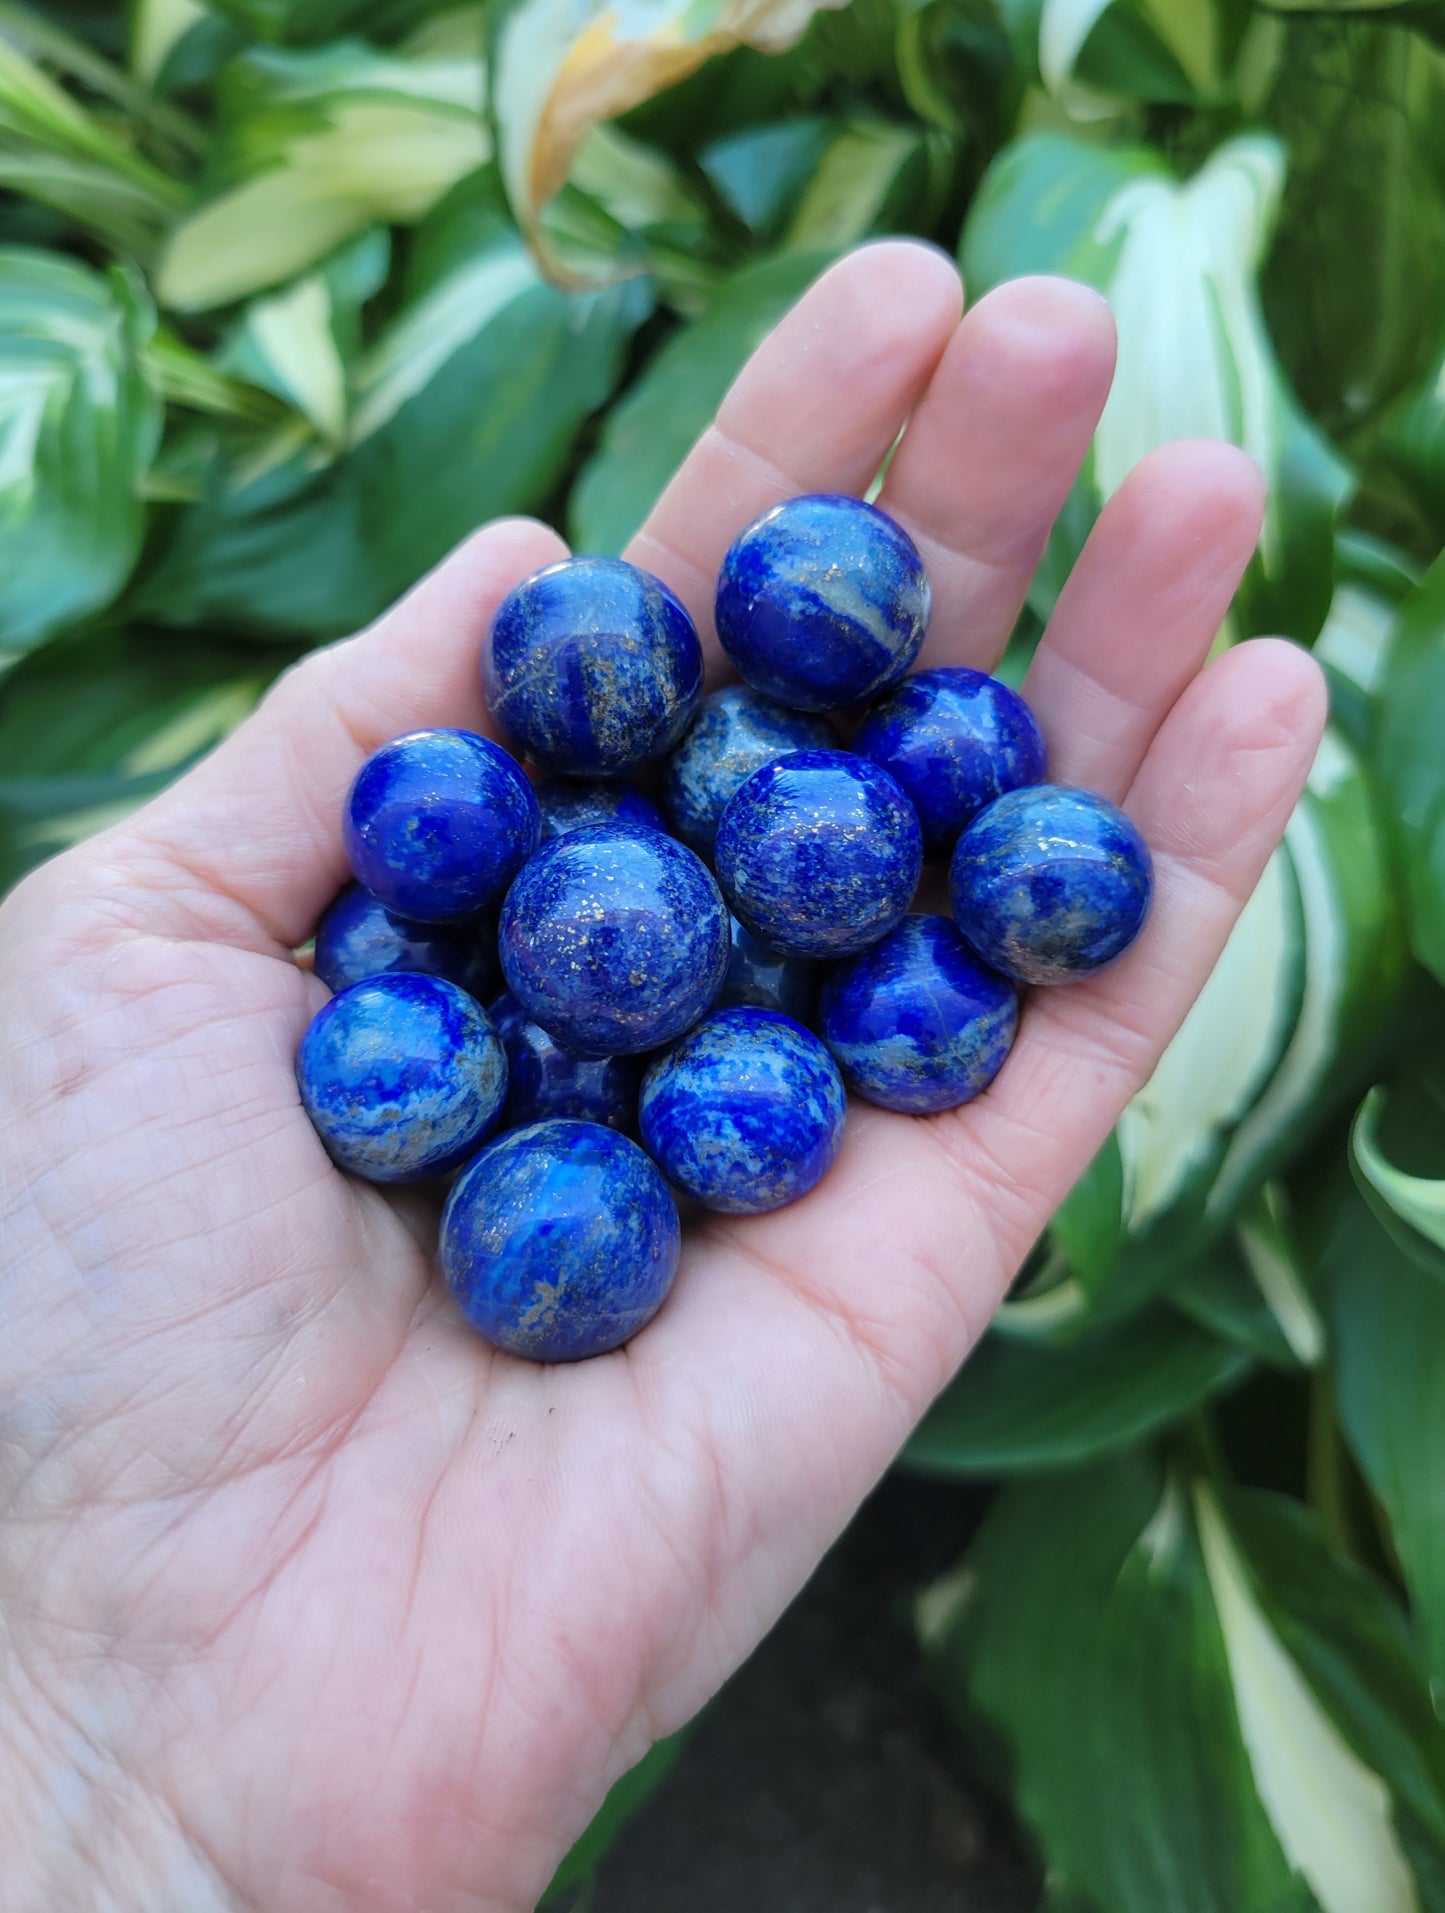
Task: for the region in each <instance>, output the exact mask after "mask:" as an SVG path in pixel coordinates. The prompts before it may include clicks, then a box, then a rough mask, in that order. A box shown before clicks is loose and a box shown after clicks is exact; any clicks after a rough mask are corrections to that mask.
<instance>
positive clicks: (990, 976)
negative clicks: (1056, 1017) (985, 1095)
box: [818, 916, 1019, 1116]
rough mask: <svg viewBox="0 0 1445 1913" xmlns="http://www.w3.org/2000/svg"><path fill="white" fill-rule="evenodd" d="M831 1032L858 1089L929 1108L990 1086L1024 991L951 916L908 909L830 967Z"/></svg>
mask: <svg viewBox="0 0 1445 1913" xmlns="http://www.w3.org/2000/svg"><path fill="white" fill-rule="evenodd" d="M818 1013H819V1025H820V1027H821V1029H822V1032H823V1040H824V1042H825V1043H826V1044H827V1045H828V1047H829V1049H830V1050H832V1052H833V1054H834V1056H836V1057H837V1059H838V1062H839V1065H840V1066H841V1068H842V1071H843V1075H844V1077H845V1079H846V1081H847V1083H848V1086H849V1088H850V1089H854V1090H856V1091H857V1092H858V1094H859V1095H860V1096H863V1097H866V1098H867V1100H868V1101H869V1102H870V1103H877V1104H878V1105H879V1107H880V1108H882V1109H898V1110H903V1111H904V1112H905V1113H906V1114H908V1115H911V1116H926V1115H929V1114H931V1113H932V1112H933V1111H934V1110H937V1109H953V1108H954V1107H956V1105H957V1104H959V1103H966V1102H968V1100H969V1099H970V1097H973V1096H977V1094H978V1093H979V1091H980V1090H981V1089H986V1088H987V1087H988V1085H989V1084H990V1083H991V1082H992V1081H993V1079H994V1077H995V1076H996V1075H997V1074H998V1072H999V1069H1000V1068H1001V1066H1002V1064H1003V1060H1004V1058H1005V1057H1006V1056H1007V1055H1008V1053H1009V1049H1010V1047H1011V1045H1012V1043H1013V1040H1014V1035H1015V1032H1016V1031H1017V1029H1018V1020H1019V1011H1018V997H1017V995H1016V994H1015V991H1014V988H1013V985H1012V984H1011V983H1009V982H1008V981H1007V979H1006V978H1004V977H1001V976H998V975H996V974H995V972H994V971H992V970H987V969H985V968H984V966H983V965H982V964H981V963H980V962H979V961H978V959H977V958H976V957H975V956H974V954H973V952H972V951H971V950H970V949H969V947H968V945H967V944H966V943H965V942H964V940H963V938H962V937H961V936H960V935H959V934H958V931H957V930H956V929H955V927H954V926H953V924H952V923H950V922H949V920H948V918H947V917H924V916H910V917H905V918H904V919H903V921H902V923H900V924H899V925H898V928H897V929H896V930H892V931H890V932H889V934H888V935H887V936H886V937H884V939H883V941H882V942H881V943H875V944H874V946H873V948H872V949H871V950H865V951H864V952H863V954H862V955H861V956H855V957H850V958H849V959H848V961H847V962H846V963H839V964H835V965H834V967H833V968H832V969H831V970H830V971H829V972H828V977H827V981H826V982H825V983H824V985H823V995H822V1000H821V1002H820V1004H819V1012H818Z"/></svg>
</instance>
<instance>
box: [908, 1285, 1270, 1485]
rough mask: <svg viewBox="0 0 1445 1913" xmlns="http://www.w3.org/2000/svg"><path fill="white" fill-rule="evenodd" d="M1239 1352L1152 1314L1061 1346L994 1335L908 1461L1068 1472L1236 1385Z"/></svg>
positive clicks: (978, 1469) (934, 1412)
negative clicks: (1060, 1469) (1070, 1468)
mask: <svg viewBox="0 0 1445 1913" xmlns="http://www.w3.org/2000/svg"><path fill="white" fill-rule="evenodd" d="M1249 1366H1250V1357H1249V1355H1248V1354H1247V1353H1246V1351H1245V1350H1243V1349H1242V1348H1240V1347H1239V1346H1238V1345H1237V1344H1236V1343H1230V1342H1226V1341H1222V1340H1221V1339H1220V1338H1219V1337H1218V1336H1217V1335H1213V1334H1211V1333H1210V1332H1209V1331H1208V1330H1206V1329H1202V1328H1199V1327H1196V1326H1195V1324H1194V1323H1192V1322H1189V1321H1187V1320H1185V1318H1184V1317H1183V1316H1182V1315H1180V1314H1179V1313H1177V1311H1176V1310H1174V1309H1172V1308H1170V1307H1168V1306H1167V1305H1164V1304H1157V1305H1155V1306H1154V1307H1152V1308H1149V1309H1148V1310H1146V1311H1144V1312H1143V1313H1141V1314H1138V1315H1134V1316H1131V1317H1130V1318H1129V1319H1128V1320H1127V1321H1125V1322H1120V1323H1111V1324H1109V1325H1108V1326H1107V1327H1105V1328H1103V1329H1096V1330H1093V1331H1092V1332H1088V1333H1084V1334H1081V1335H1079V1336H1077V1337H1075V1339H1074V1340H1072V1341H1069V1342H1066V1343H1063V1344H1061V1345H1057V1346H1055V1345H1052V1344H1050V1343H1048V1342H1038V1341H1024V1340H1017V1339H1014V1338H1013V1337H1012V1336H1008V1335H1001V1334H999V1333H998V1332H997V1331H994V1332H992V1333H990V1334H989V1335H987V1336H986V1337H985V1338H984V1340H983V1342H982V1343H981V1344H980V1345H979V1347H978V1348H977V1349H975V1350H974V1352H973V1354H972V1355H970V1357H969V1358H968V1360H967V1362H966V1363H965V1364H964V1366H963V1368H962V1370H961V1371H960V1372H959V1374H958V1375H957V1376H956V1377H955V1378H954V1380H953V1381H952V1382H951V1383H950V1384H949V1386H948V1388H947V1389H945V1391H944V1392H943V1394H942V1395H941V1396H940V1397H939V1399H938V1400H937V1401H936V1402H935V1403H934V1405H933V1407H932V1408H931V1409H930V1410H929V1411H928V1413H927V1415H925V1417H924V1418H923V1421H922V1423H921V1424H920V1426H919V1427H918V1429H917V1430H916V1432H915V1433H914V1435H913V1437H912V1439H911V1440H910V1441H909V1444H908V1446H907V1447H906V1448H905V1449H904V1451H903V1461H904V1465H905V1466H907V1467H910V1468H914V1469H917V1470H918V1471H919V1472H920V1473H922V1474H933V1475H963V1476H968V1475H994V1474H1015V1473H1019V1472H1023V1471H1025V1470H1035V1469H1047V1468H1067V1467H1073V1466H1075V1465H1077V1464H1078V1463H1080V1462H1083V1461H1092V1460H1094V1459H1095V1458H1096V1457H1098V1456H1100V1455H1104V1454H1111V1453H1113V1452H1115V1451H1116V1450H1118V1449H1120V1448H1126V1447H1129V1446H1131V1445H1132V1444H1133V1443H1135V1442H1138V1441H1140V1440H1141V1439H1142V1438H1143V1437H1144V1436H1146V1435H1150V1434H1153V1433H1154V1432H1156V1431H1157V1430H1158V1429H1160V1428H1164V1427H1167V1426H1168V1425H1169V1423H1171V1422H1174V1421H1177V1420H1178V1419H1179V1418H1180V1417H1181V1416H1183V1415H1186V1414H1188V1413H1189V1411H1190V1410H1191V1409H1194V1408H1197V1407H1198V1406H1199V1405H1200V1403H1201V1402H1205V1401H1207V1400H1209V1398H1210V1397H1211V1396H1213V1395H1216V1394H1218V1393H1220V1392H1221V1390H1223V1389H1226V1388H1230V1387H1232V1386H1233V1385H1234V1384H1235V1383H1236V1382H1238V1381H1239V1380H1240V1379H1241V1378H1242V1377H1243V1375H1244V1374H1245V1372H1246V1370H1247V1369H1248V1368H1249Z"/></svg>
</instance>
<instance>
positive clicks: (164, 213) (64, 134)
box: [0, 26, 185, 227]
mask: <svg viewBox="0 0 1445 1913" xmlns="http://www.w3.org/2000/svg"><path fill="white" fill-rule="evenodd" d="M13 30H14V29H13V26H12V32H13ZM0 148H3V149H4V150H5V151H6V152H7V153H8V154H9V155H10V156H11V158H12V160H14V159H20V158H27V157H28V158H31V159H34V158H35V157H36V156H37V155H40V154H45V155H48V156H49V157H50V158H52V159H55V160H65V161H70V162H73V163H74V165H75V167H76V168H78V169H80V170H81V171H82V172H83V173H85V174H87V175H89V176H90V177H91V178H93V179H95V180H96V181H97V182H98V183H99V182H103V181H104V180H105V179H106V177H107V176H109V178H110V180H111V182H112V185H111V187H110V189H109V190H111V191H113V192H116V193H118V192H119V190H120V188H121V186H124V187H125V188H127V189H128V203H129V204H130V206H131V207H132V208H133V210H134V214H135V216H136V217H137V218H138V219H139V218H141V217H142V215H144V216H145V217H146V218H147V219H148V220H149V222H150V223H151V224H152V225H154V226H157V227H158V226H159V225H160V224H161V223H163V222H164V221H165V220H166V219H168V218H169V217H170V216H171V215H172V214H174V212H175V211H176V209H177V207H179V206H180V205H181V204H182V203H183V201H184V197H185V190H184V188H183V187H182V186H181V185H180V184H179V183H178V182H177V181H175V180H173V179H171V178H170V177H168V175H167V174H165V173H163V172H161V171H160V169H159V168H158V167H156V166H153V165H152V164H151V163H150V161H149V160H147V159H144V158H142V156H141V155H140V154H138V153H136V152H133V151H132V150H131V148H130V147H129V146H127V145H126V144H125V143H124V142H123V141H121V140H120V139H117V138H116V137H115V135H114V134H113V133H111V132H110V131H109V130H108V129H107V128H106V127H105V126H104V125H102V124H101V122H100V120H99V119H98V118H97V117H96V116H95V115H94V114H92V113H90V112H88V111H87V110H86V109H85V108H84V107H82V106H81V105H80V104H79V103H78V102H77V101H75V100H74V99H72V98H71V96H70V94H69V93H67V92H66V91H65V89H64V88H63V87H62V86H59V85H58V84H57V83H56V82H55V81H54V80H53V79H51V77H50V75H49V74H48V73H46V72H45V71H44V70H43V69H42V68H41V67H40V66H38V65H37V64H36V63H35V61H34V60H32V59H29V58H27V56H26V54H25V53H24V52H22V51H21V48H20V46H19V45H18V44H16V41H15V40H14V39H13V38H11V37H7V36H6V35H4V34H0ZM102 190H104V188H103V187H102Z"/></svg>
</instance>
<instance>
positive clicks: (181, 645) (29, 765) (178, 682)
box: [0, 630, 284, 892]
mask: <svg viewBox="0 0 1445 1913" xmlns="http://www.w3.org/2000/svg"><path fill="white" fill-rule="evenodd" d="M281 661H282V662H284V659H282V660H281ZM269 675H270V673H269V671H262V670H258V669H257V664H256V654H255V652H254V651H248V650H247V649H246V648H245V647H242V646H238V645H228V644H226V643H224V642H221V641H218V640H215V639H213V640H211V641H210V642H209V643H207V644H205V645H193V644H190V643H188V642H185V641H179V640H176V639H174V638H168V637H165V636H163V635H158V634H156V633H154V632H143V631H138V630H132V631H127V632H117V631H108V632H100V633H90V634H87V635H85V636H83V637H67V638H62V639H59V640H57V641H56V642H55V643H54V644H51V645H47V646H46V647H45V649H44V650H43V651H37V652H35V653H33V654H32V655H31V656H30V657H28V658H24V659H22V660H21V661H20V663H19V664H17V665H15V666H14V668H13V669H12V670H10V671H9V672H8V673H7V674H6V676H5V680H4V693H3V696H0V892H3V891H4V890H5V889H6V888H8V887H9V885H10V884H11V883H13V882H14V881H15V879H16V878H17V877H19V876H21V875H22V874H23V873H24V872H25V871H26V870H27V869H29V868H30V866H31V865H32V864H36V863H39V862H40V861H41V860H42V858H44V857H47V856H49V855H50V854H51V853H52V852H54V851H56V850H60V849H63V848H64V847H65V846H66V845H68V844H71V843H75V842H77V841H78V840H79V839H80V838H81V837H84V836H87V835H88V834H89V833H90V832H91V831H92V830H96V829H99V828H101V827H102V826H103V825H106V824H109V823H113V822H115V821H116V820H117V819H118V818H120V817H122V816H124V815H125V814H126V812H127V811H129V810H131V809H133V808H134V807H135V806H136V805H137V804H139V803H141V802H143V801H144V799H145V798H147V797H149V796H150V795H152V794H153V793H154V792H155V791H157V790H159V789H160V788H161V787H162V786H163V785H165V784H167V783H169V782H170V780H171V778H172V777H174V776H176V775H178V774H179V773H180V772H181V771H182V770H184V769H185V768H186V767H187V765H189V764H190V763H192V762H194V760H195V759H196V758H197V757H198V756H200V754H201V753H202V752H203V751H205V750H208V749H209V748H210V747H211V745H213V744H214V743H216V742H217V740H218V739H219V738H221V737H224V736H225V734H226V733H227V732H228V731H229V730H230V729H231V728H232V727H233V726H234V725H235V724H237V723H239V722H240V720H241V719H242V718H243V717H244V716H245V715H246V714H247V712H248V711H249V710H250V709H251V708H252V706H253V705H254V704H255V702H256V700H257V698H258V697H259V696H260V694H261V692H262V690H263V689H264V687H265V684H266V681H267V679H268V677H269Z"/></svg>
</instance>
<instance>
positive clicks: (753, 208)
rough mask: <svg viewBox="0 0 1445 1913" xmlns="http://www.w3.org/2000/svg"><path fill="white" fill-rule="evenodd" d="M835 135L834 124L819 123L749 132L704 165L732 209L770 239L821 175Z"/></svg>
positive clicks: (715, 149) (722, 145)
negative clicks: (814, 178) (805, 189)
mask: <svg viewBox="0 0 1445 1913" xmlns="http://www.w3.org/2000/svg"><path fill="white" fill-rule="evenodd" d="M831 131H832V127H831V124H830V122H829V121H827V120H825V119H819V118H817V117H809V118H806V119H804V118H799V119H786V120H778V121H775V122H774V123H772V124H770V125H762V126H748V127H745V128H744V129H743V130H742V132H740V133H729V134H727V135H726V136H725V137H724V138H722V139H720V140H716V141H714V142H713V144H712V145H711V146H709V147H707V148H705V149H704V151H703V152H702V153H701V154H700V156H699V164H700V165H701V167H702V170H703V172H704V173H706V175H707V177H708V178H709V180H711V182H712V184H713V185H714V186H715V187H716V189H717V191H718V193H719V195H720V196H721V198H722V200H723V202H724V203H725V204H726V206H727V207H728V209H729V210H730V211H731V212H732V213H733V214H735V215H736V217H737V218H738V219H740V220H741V221H742V222H743V224H744V225H745V226H747V227H749V228H750V229H751V230H752V231H753V232H755V233H757V234H758V235H759V236H760V237H762V238H768V237H771V236H775V235H776V234H777V232H778V231H779V230H780V229H781V227H782V224H783V221H784V219H785V217H786V215H787V213H788V210H789V208H790V207H791V206H792V204H793V203H794V201H795V200H796V198H797V196H798V194H799V193H800V192H801V191H802V189H803V187H804V186H805V185H806V184H807V182H808V180H809V179H810V178H811V177H812V175H813V174H814V172H815V171H816V170H817V167H818V162H819V161H820V160H821V159H822V157H823V154H824V152H825V151H826V150H827V146H828V139H829V135H830V133H831Z"/></svg>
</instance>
